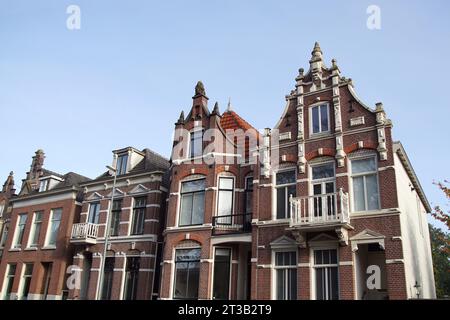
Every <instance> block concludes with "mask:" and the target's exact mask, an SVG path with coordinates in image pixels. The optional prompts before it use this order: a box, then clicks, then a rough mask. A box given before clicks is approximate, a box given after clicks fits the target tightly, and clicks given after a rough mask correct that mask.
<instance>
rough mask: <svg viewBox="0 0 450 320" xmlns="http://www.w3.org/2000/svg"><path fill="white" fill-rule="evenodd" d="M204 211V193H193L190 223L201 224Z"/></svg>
mask: <svg viewBox="0 0 450 320" xmlns="http://www.w3.org/2000/svg"><path fill="white" fill-rule="evenodd" d="M204 212H205V193H204V192H198V193H194V201H193V206H192V224H202V223H203V217H204Z"/></svg>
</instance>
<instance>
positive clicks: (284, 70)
mask: <svg viewBox="0 0 450 320" xmlns="http://www.w3.org/2000/svg"><path fill="white" fill-rule="evenodd" d="M70 4H76V5H79V6H80V8H81V29H80V30H76V31H70V30H68V29H67V28H66V19H67V17H68V14H66V8H67V6H68V5H70ZM371 4H375V5H378V6H379V7H380V9H381V30H369V29H368V28H367V27H366V20H367V18H368V15H367V13H366V9H367V7H368V6H369V5H371ZM315 41H319V42H320V44H321V47H322V51H323V52H324V57H325V59H326V60H327V63H328V64H329V61H330V60H331V59H332V58H336V59H337V61H338V65H339V67H340V69H341V71H342V74H343V75H344V76H346V77H351V78H352V79H353V80H354V83H355V87H356V91H357V93H358V95H359V96H360V97H361V98H362V99H363V101H365V102H366V104H368V105H369V106H374V104H375V102H378V101H382V102H383V103H384V106H385V109H386V111H387V114H388V116H389V117H390V118H391V119H392V120H393V122H394V138H395V139H396V140H397V139H398V140H401V141H402V143H403V144H404V146H405V148H406V150H407V152H408V154H409V157H410V159H411V161H412V163H413V165H414V168H415V170H416V172H417V174H418V176H419V178H420V180H421V183H422V185H423V187H424V189H425V191H426V193H427V196H428V198H429V200H430V201H431V202H432V203H442V204H443V203H445V201H444V198H443V197H442V196H441V193H440V192H439V191H438V190H437V188H436V187H435V186H433V185H432V181H433V180H434V179H440V180H443V179H450V172H449V171H450V170H449V165H448V159H449V157H450V148H449V138H450V134H449V129H448V125H449V119H450V108H449V106H450V95H449V94H448V92H449V90H450V89H449V88H450V86H449V84H448V83H447V79H448V75H449V74H450V63H449V60H450V3H449V2H448V1H446V0H441V1H379V0H370V1H364V0H358V1H356V0H355V1H329V0H327V1H261V0H258V1H228V0H227V1H225V0H222V1H218V0H208V1H206V0H204V1H199V0H193V1H192V0H191V1H181V0H180V1H143V0H141V1H137V0H134V1H125V0H121V1H113V0H96V1H92V0H71V1H65V0H40V1H23V0H0V128H1V129H0V130H1V134H2V136H1V138H0V139H1V140H0V141H1V143H2V146H1V154H0V180H1V182H3V181H4V180H5V179H6V176H7V174H8V173H9V171H11V170H13V171H15V172H16V181H17V182H18V184H20V180H21V179H22V178H23V177H24V175H25V172H26V171H27V170H28V169H29V165H30V163H31V156H32V155H33V154H34V151H35V150H36V149H38V148H42V149H44V151H45V152H46V155H47V159H46V167H47V168H48V169H50V170H54V171H58V172H61V173H65V172H67V171H76V172H79V173H81V174H83V175H86V176H88V177H92V178H93V177H96V176H97V175H99V174H100V173H101V172H102V171H103V170H104V168H105V167H104V166H105V165H106V164H109V163H110V161H111V150H113V149H116V148H121V147H124V146H128V145H132V146H134V147H137V148H139V149H141V148H144V147H149V148H151V149H153V150H155V151H157V152H159V153H161V154H163V155H166V156H169V154H170V148H171V136H172V131H173V124H174V122H175V121H176V120H177V118H178V115H179V113H180V111H181V110H183V109H184V110H185V111H187V110H188V109H189V107H190V106H191V97H192V95H193V90H194V86H195V83H196V82H197V81H198V80H202V81H203V82H204V84H205V87H206V91H207V94H208V96H209V97H210V103H211V105H210V107H211V106H212V104H213V103H214V101H216V100H217V101H219V104H220V106H221V110H223V109H224V108H225V107H226V103H227V100H228V97H231V99H232V102H233V105H234V108H235V110H236V111H237V112H238V113H239V114H241V115H242V116H243V117H244V118H245V119H247V120H248V121H249V122H250V123H252V124H253V125H254V126H255V127H256V128H264V127H273V126H274V124H275V123H276V122H277V120H278V118H279V117H280V116H281V113H282V111H283V107H284V104H285V100H284V96H285V94H287V93H288V92H289V91H290V90H291V89H293V88H294V78H295V76H296V75H297V70H298V68H299V67H304V68H305V69H307V68H308V60H309V58H310V52H311V49H312V47H313V44H314V42H315Z"/></svg>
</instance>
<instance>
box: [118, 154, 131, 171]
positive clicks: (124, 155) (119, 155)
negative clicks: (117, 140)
mask: <svg viewBox="0 0 450 320" xmlns="http://www.w3.org/2000/svg"><path fill="white" fill-rule="evenodd" d="M123 157H127V162H126V164H125V171H124V172H122V170H121V168H120V167H119V159H120V158H123ZM129 164H130V153H129V152H124V153H120V154H117V160H116V170H117V175H124V174H127V173H128V168H129ZM121 165H122V166H123V163H121Z"/></svg>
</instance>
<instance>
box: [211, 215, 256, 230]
mask: <svg viewBox="0 0 450 320" xmlns="http://www.w3.org/2000/svg"><path fill="white" fill-rule="evenodd" d="M212 223H213V231H212V233H213V235H221V234H232V233H246V232H251V230H252V215H251V213H245V214H232V215H227V216H215V217H213V220H212Z"/></svg>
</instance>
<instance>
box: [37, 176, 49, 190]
mask: <svg viewBox="0 0 450 320" xmlns="http://www.w3.org/2000/svg"><path fill="white" fill-rule="evenodd" d="M47 190H48V179H45V180H41V181H40V182H39V192H43V191H47Z"/></svg>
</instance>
